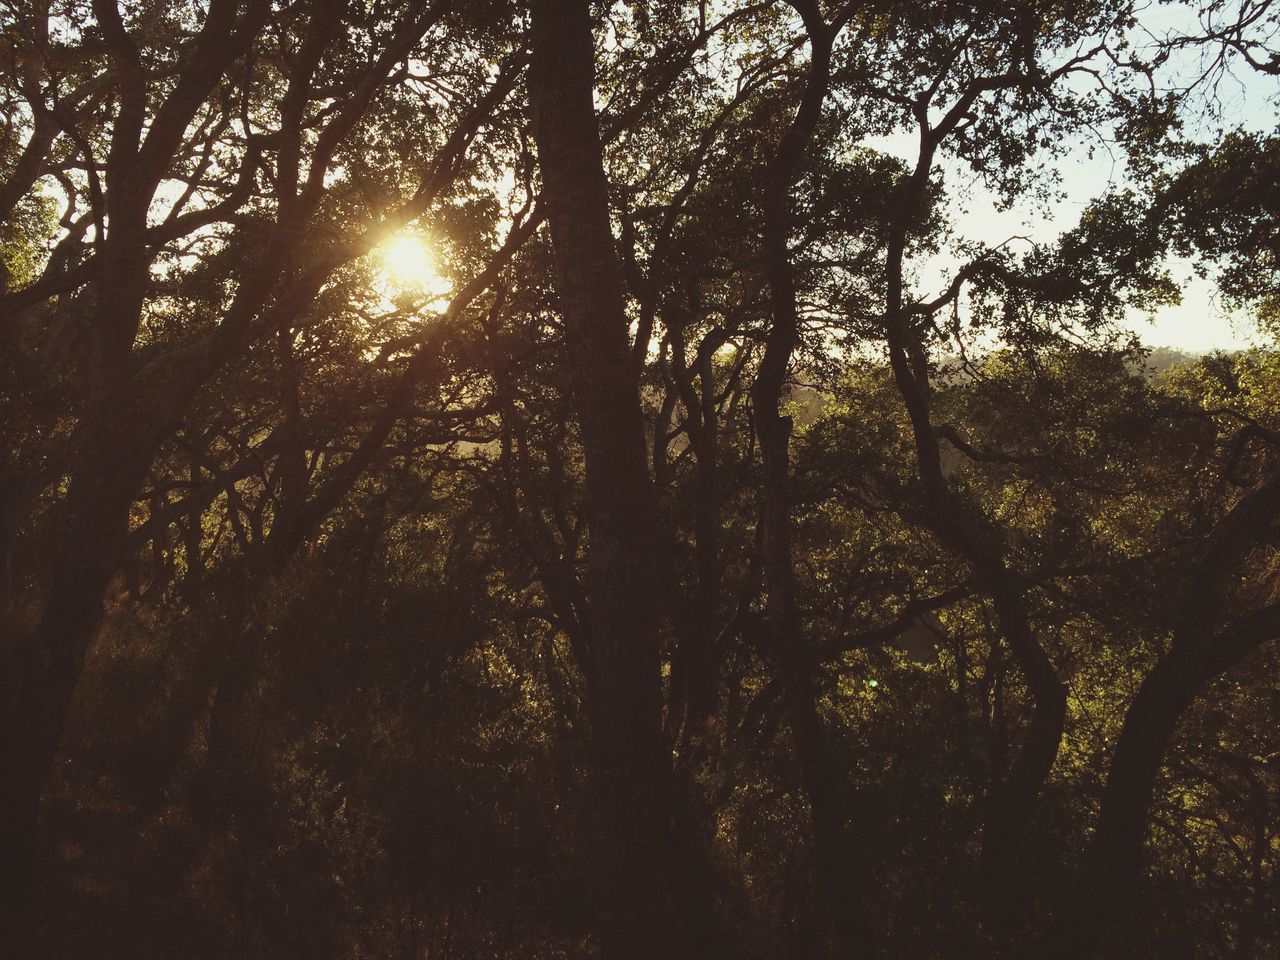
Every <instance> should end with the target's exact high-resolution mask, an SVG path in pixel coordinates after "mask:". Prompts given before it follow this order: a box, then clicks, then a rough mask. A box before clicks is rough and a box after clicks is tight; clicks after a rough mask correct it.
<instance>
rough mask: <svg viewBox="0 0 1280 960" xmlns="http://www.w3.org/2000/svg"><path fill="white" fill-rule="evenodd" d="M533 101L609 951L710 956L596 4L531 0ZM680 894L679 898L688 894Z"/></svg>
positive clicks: (614, 954)
mask: <svg viewBox="0 0 1280 960" xmlns="http://www.w3.org/2000/svg"><path fill="white" fill-rule="evenodd" d="M532 27H533V30H532V33H533V38H532V39H533V43H532V49H533V62H532V66H531V72H530V96H531V100H532V108H533V120H534V134H535V137H536V140H537V145H538V154H539V164H540V166H541V170H542V181H543V196H544V198H545V200H546V203H547V207H548V212H549V216H550V224H551V237H552V241H553V243H554V246H555V255H556V268H557V276H558V279H559V293H560V305H561V310H562V312H563V315H564V321H565V332H566V340H567V351H566V355H565V358H564V359H565V363H566V364H567V365H568V369H569V375H570V382H571V385H572V390H573V394H574V398H573V399H574V407H575V412H576V416H577V420H578V423H579V426H580V429H581V435H582V446H583V452H584V456H585V460H586V480H585V511H586V519H587V526H588V530H589V542H588V550H587V585H586V586H587V605H588V637H589V644H590V663H589V666H588V669H587V671H586V679H587V690H586V696H587V707H588V712H589V715H590V720H591V728H592V750H593V764H594V770H595V774H596V776H597V780H598V786H599V789H600V792H601V798H602V800H603V802H604V809H603V811H602V820H603V821H604V829H605V836H606V842H607V844H608V850H607V851H606V857H605V862H604V863H602V864H601V867H602V874H603V879H604V888H603V890H602V897H603V904H602V910H603V915H602V917H601V921H600V928H599V933H600V945H601V949H602V952H603V955H604V956H605V957H607V958H610V960H612V958H636V960H640V958H653V957H680V956H689V957H692V956H703V955H705V951H706V949H707V947H708V946H709V945H707V944H695V943H694V941H695V940H696V939H697V938H696V937H694V936H692V933H691V931H690V929H689V927H690V926H692V924H689V923H685V922H682V921H681V916H680V911H679V910H678V909H677V908H676V905H675V898H677V897H681V896H682V891H681V890H680V887H681V884H682V881H681V878H680V876H679V871H677V870H675V869H674V867H675V864H674V856H675V850H674V849H673V839H674V833H673V829H672V814H673V812H674V811H673V807H674V804H673V795H674V791H673V789H672V778H671V760H670V752H669V750H668V749H667V747H666V745H665V741H664V738H663V735H662V728H661V690H660V672H659V668H660V662H659V635H658V626H659V618H658V616H657V613H658V611H657V610H656V608H655V607H656V601H657V600H658V598H659V597H660V595H661V591H660V589H659V585H660V581H659V574H658V569H657V560H658V552H657V550H658V545H659V541H658V538H657V536H656V531H657V523H658V509H657V500H656V496H655V493H654V490H653V488H652V485H651V483H650V481H649V472H648V454H647V445H646V440H645V432H644V423H643V417H642V412H641V406H640V396H639V383H638V376H637V372H636V370H635V367H634V366H633V365H632V364H631V363H630V343H629V339H628V335H627V319H626V315H625V311H624V304H623V293H622V291H623V287H622V277H621V270H620V266H619V263H618V259H617V252H616V250H615V248H614V239H613V234H612V231H611V228H610V223H609V207H608V196H607V183H606V180H605V174H604V161H603V153H602V149H601V144H600V137H599V130H598V126H597V121H596V116H595V111H594V108H593V106H592V92H593V87H594V54H593V48H592V32H591V22H590V17H589V11H588V4H587V2H586V0H539V2H536V3H534V4H533V18H532ZM683 902H684V901H682V903H683Z"/></svg>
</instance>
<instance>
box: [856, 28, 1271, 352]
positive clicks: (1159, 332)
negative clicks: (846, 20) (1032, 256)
mask: <svg viewBox="0 0 1280 960" xmlns="http://www.w3.org/2000/svg"><path fill="white" fill-rule="evenodd" d="M1196 26H1197V22H1196V14H1195V11H1194V9H1193V8H1192V7H1191V6H1189V5H1180V4H1179V5H1159V6H1156V5H1152V6H1151V7H1149V8H1148V9H1147V10H1146V11H1144V12H1143V14H1142V16H1141V18H1140V25H1139V28H1138V30H1137V31H1135V35H1134V37H1133V38H1132V41H1133V42H1134V44H1135V45H1139V44H1143V43H1150V42H1151V38H1153V37H1165V36H1169V35H1177V34H1188V33H1194V32H1195V28H1196ZM1204 67H1205V64H1204V62H1203V60H1202V54H1201V53H1195V52H1187V53H1184V54H1182V55H1180V56H1177V57H1174V58H1172V59H1171V60H1170V63H1169V64H1168V65H1167V66H1166V67H1165V70H1164V72H1163V74H1162V76H1161V80H1162V82H1164V83H1167V84H1171V85H1182V84H1185V83H1187V82H1188V81H1189V80H1191V79H1194V78H1195V77H1197V76H1199V75H1200V73H1201V72H1202V71H1203V70H1204ZM1278 95H1280V88H1278V87H1277V85H1276V82H1275V79H1274V78H1268V77H1265V76H1264V75H1263V74H1261V73H1259V72H1257V71H1254V70H1251V69H1250V68H1248V67H1247V66H1243V67H1242V68H1240V69H1237V70H1235V71H1234V72H1232V73H1229V74H1228V75H1226V76H1225V77H1223V78H1222V80H1221V82H1220V83H1218V84H1217V86H1216V87H1215V90H1214V96H1215V99H1214V106H1215V108H1216V110H1215V113H1216V116H1214V117H1213V118H1212V119H1203V118H1201V119H1197V120H1193V122H1192V123H1191V124H1190V125H1189V126H1188V131H1187V132H1188V134H1189V135H1192V136H1196V137H1203V138H1206V139H1208V138H1211V137H1212V136H1213V135H1214V133H1215V132H1216V131H1219V130H1223V129H1232V128H1236V127H1239V128H1243V129H1246V130H1255V131H1266V130H1274V129H1275V127H1276V120H1277V114H1276V109H1277V99H1278ZM1199 96H1201V94H1193V95H1192V97H1193V99H1189V100H1188V101H1187V110H1188V114H1189V117H1196V116H1197V113H1196V110H1197V107H1199V106H1200V105H1201V104H1200V102H1199V101H1198V100H1196V99H1194V98H1196V97H1199ZM867 145H868V146H871V147H874V148H875V149H878V150H881V151H884V152H885V153H889V154H892V155H894V156H897V157H900V158H902V159H903V160H904V161H907V162H908V163H911V162H914V159H915V157H916V153H917V150H918V141H917V139H916V135H915V134H914V132H911V133H908V132H903V133H899V134H894V135H892V136H887V137H881V138H878V139H876V140H875V141H873V142H870V143H868V144H867ZM1065 147H1066V149H1065V152H1064V153H1063V154H1062V155H1061V156H1060V157H1059V158H1058V159H1057V160H1056V162H1055V163H1054V165H1053V169H1054V172H1056V174H1057V177H1058V183H1057V185H1056V188H1055V189H1054V191H1053V192H1052V195H1051V196H1050V197H1049V198H1048V200H1047V201H1046V200H1042V199H1039V198H1028V199H1022V200H1019V201H1016V202H1015V203H1014V204H1013V205H1012V206H1010V207H1008V208H1005V207H1004V206H1003V205H1002V204H1001V203H1000V200H999V198H998V197H997V196H996V195H995V193H994V192H992V191H991V190H989V189H988V188H987V187H986V186H984V185H983V184H982V183H981V182H978V181H977V179H976V178H975V177H974V175H973V174H972V173H971V172H970V171H969V170H967V169H966V168H964V166H963V164H961V163H960V162H958V161H957V160H955V159H954V158H946V157H940V158H939V166H940V167H941V169H942V172H943V175H944V177H945V183H946V187H947V191H948V194H949V195H950V197H951V200H952V204H953V210H952V214H951V222H952V225H953V227H954V230H955V232H956V234H957V236H958V237H960V238H962V239H964V240H966V241H972V242H977V243H981V244H983V245H986V246H989V247H995V246H1000V245H1001V244H1006V243H1007V244H1009V246H1010V248H1011V249H1013V250H1015V251H1017V250H1019V249H1026V248H1027V246H1028V245H1029V244H1031V243H1036V244H1047V243H1052V242H1053V241H1054V240H1055V239H1056V238H1058V237H1059V236H1060V235H1061V234H1062V233H1063V232H1065V231H1067V230H1069V229H1071V228H1072V227H1074V226H1075V225H1076V224H1078V223H1079V220H1080V215H1081V213H1082V212H1083V211H1084V210H1085V208H1086V207H1087V206H1088V205H1089V203H1090V202H1091V201H1093V200H1094V199H1096V198H1098V197H1100V196H1103V195H1105V194H1107V193H1108V192H1111V191H1114V190H1120V189H1123V188H1124V187H1125V186H1127V185H1133V184H1132V181H1131V180H1130V178H1129V171H1128V170H1127V166H1126V160H1125V156H1124V153H1123V150H1122V149H1121V148H1120V147H1119V146H1118V145H1116V144H1114V143H1108V142H1107V141H1106V140H1105V134H1102V135H1094V136H1091V137H1085V136H1081V137H1080V138H1079V139H1078V140H1077V141H1076V142H1073V143H1070V144H1066V145H1065ZM1208 266H1209V276H1208V277H1201V276H1198V275H1197V273H1196V271H1195V269H1194V267H1195V264H1193V263H1190V262H1188V261H1184V260H1181V259H1173V260H1171V261H1170V262H1169V264H1168V269H1169V271H1170V274H1171V276H1172V277H1173V278H1174V279H1175V281H1177V282H1178V284H1179V286H1180V287H1181V291H1182V300H1181V302H1180V303H1179V304H1177V305H1172V306H1165V307H1159V308H1157V309H1156V310H1155V311H1154V312H1151V313H1148V312H1146V311H1142V310H1137V309H1132V310H1130V311H1129V313H1128V314H1127V316H1126V317H1125V318H1124V319H1123V321H1122V324H1121V325H1122V326H1123V327H1125V328H1127V329H1128V330H1131V331H1132V332H1134V333H1136V334H1137V335H1138V336H1139V337H1140V338H1141V340H1142V341H1143V342H1144V343H1145V344H1147V345H1149V346H1152V347H1172V348H1174V349H1178V350H1183V351H1187V352H1191V353H1202V352H1208V351H1212V350H1236V349H1242V348H1245V347H1248V346H1249V345H1251V344H1253V343H1255V342H1257V331H1256V327H1255V325H1254V323H1253V321H1252V319H1251V317H1250V316H1249V315H1248V314H1247V312H1245V311H1241V310H1231V309H1229V308H1228V307H1227V306H1226V305H1224V303H1223V302H1222V300H1221V298H1220V297H1219V295H1218V290H1217V286H1216V284H1215V282H1214V281H1213V279H1212V274H1213V268H1212V265H1208ZM958 267H959V262H958V261H957V259H956V257H955V256H954V255H952V254H949V253H944V254H940V255H938V256H935V257H933V258H931V259H929V260H926V261H923V262H921V263H918V264H916V279H917V283H918V284H919V287H920V289H921V292H922V293H923V294H924V295H925V296H926V297H928V296H932V295H934V293H936V292H940V291H941V290H942V289H944V288H945V286H946V284H947V282H948V281H949V279H950V277H951V276H953V275H954V273H955V271H956V269H957V268H958Z"/></svg>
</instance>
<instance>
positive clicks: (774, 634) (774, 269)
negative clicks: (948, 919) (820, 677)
mask: <svg viewBox="0 0 1280 960" xmlns="http://www.w3.org/2000/svg"><path fill="white" fill-rule="evenodd" d="M793 6H794V7H795V8H796V10H797V12H799V13H800V15H801V17H802V18H803V20H804V24H805V30H806V33H807V34H808V38H809V47H810V53H809V56H810V61H809V72H808V77H807V80H806V84H805V89H804V93H803V95H802V97H801V100H800V105H799V108H798V109H797V111H796V115H795V117H794V118H793V120H792V123H791V125H790V126H789V127H788V128H787V131H786V133H785V134H784V135H783V138H782V141H781V143H780V144H779V146H778V151H777V153H776V154H775V155H774V157H773V160H772V162H771V163H770V165H769V170H768V173H767V175H766V181H765V185H764V198H763V200H764V202H763V206H764V216H765V223H764V270H765V276H766V279H767V281H768V284H769V293H770V301H771V306H772V313H773V316H772V323H771V324H770V328H769V333H768V337H767V339H766V341H765V352H764V357H763V358H762V360H761V362H760V369H759V372H758V373H757V375H756V380H755V383H754V384H753V385H752V390H751V400H752V409H753V415H754V420H755V426H756V435H757V437H758V439H759V444H760V456H761V460H762V461H763V466H764V477H763V490H762V495H761V509H760V551H761V572H762V574H763V587H764V593H765V605H764V632H765V641H766V644H767V645H768V648H769V649H770V651H771V652H772V653H773V655H774V657H775V658H776V662H777V664H778V667H779V670H780V673H781V679H782V681H783V683H784V684H785V687H786V700H785V702H786V708H787V716H788V721H789V724H790V727H791V735H792V739H793V742H794V745H795V751H796V758H797V760H798V761H799V766H800V774H801V780H802V785H803V788H804V791H805V794H806V796H807V798H808V801H809V807H810V811H811V815H812V825H813V840H814V854H815V860H816V862H817V869H818V875H819V879H820V881H821V886H822V889H823V891H824V893H825V897H826V907H827V911H826V913H827V921H828V924H829V932H830V939H831V946H832V948H833V950H834V953H835V955H836V956H838V957H841V958H843V957H852V956H856V955H858V954H859V953H862V952H864V951H865V950H866V949H867V947H868V946H869V944H870V942H871V941H870V938H869V936H868V931H867V925H866V920H865V900H866V890H865V885H864V883H863V876H864V871H863V869H862V866H861V865H860V864H859V863H858V861H857V858H856V856H855V855H854V854H855V851H854V849H853V844H852V843H851V842H850V829H849V826H848V823H847V819H848V811H847V803H846V798H845V797H844V796H843V793H844V791H843V790H842V789H841V774H840V772H839V771H837V770H836V769H835V768H834V766H833V762H832V759H831V757H830V753H829V750H828V744H827V736H826V731H825V729H824V728H823V725H822V719H821V716H820V714H819V712H818V707H817V702H816V700H817V693H816V689H815V685H814V678H813V669H814V668H813V663H812V659H811V656H810V653H809V651H808V649H807V646H806V644H805V643H804V642H803V637H802V634H801V629H800V618H799V615H798V611H797V608H796V598H795V570H794V560H793V556H792V546H791V527H792V524H791V502H790V501H791V494H790V446H791V426H792V424H791V418H790V417H785V416H783V415H782V414H781V405H782V403H783V401H784V389H785V385H786V379H787V369H788V367H789V366H790V363H791V358H792V356H793V354H794V353H795V350H796V347H797V346H798V345H799V342H800V318H799V313H798V309H797V305H796V286H795V278H794V276H793V275H792V270H791V257H790V252H789V249H788V243H789V239H790V227H791V197H790V195H791V187H792V185H793V184H794V183H795V180H796V178H797V176H798V173H799V169H800V162H801V160H802V159H803V156H804V152H805V150H806V149H807V148H808V145H809V143H810V142H811V141H812V139H813V135H814V131H815V130H816V129H817V125H818V120H819V118H820V116H821V113H822V104H823V102H824V100H825V99H826V94H827V87H828V83H829V71H830V62H831V48H832V42H833V39H834V31H833V30H832V29H831V28H829V27H828V26H827V25H826V23H825V22H824V21H823V19H822V16H821V13H820V11H819V10H818V7H817V5H816V4H813V3H794V4H793Z"/></svg>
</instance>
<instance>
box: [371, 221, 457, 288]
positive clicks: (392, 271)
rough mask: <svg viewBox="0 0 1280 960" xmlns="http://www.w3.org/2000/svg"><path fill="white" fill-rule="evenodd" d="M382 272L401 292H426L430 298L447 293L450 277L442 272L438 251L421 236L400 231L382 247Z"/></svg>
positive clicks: (391, 285)
mask: <svg viewBox="0 0 1280 960" xmlns="http://www.w3.org/2000/svg"><path fill="white" fill-rule="evenodd" d="M382 275H383V279H384V280H385V281H386V283H387V285H388V286H389V287H391V288H392V289H393V290H395V291H396V292H398V293H411V294H419V295H425V296H427V297H429V298H431V299H437V298H440V297H444V296H447V295H448V293H449V289H450V285H449V281H448V280H446V279H445V278H444V277H442V276H441V275H440V272H439V270H438V269H437V267H436V258H435V254H434V253H433V252H432V250H431V247H430V246H429V245H428V244H427V242H426V241H425V240H423V239H422V238H421V237H417V236H413V235H412V234H400V235H398V236H396V237H393V238H392V239H390V240H388V241H387V242H386V243H385V244H383V247H382Z"/></svg>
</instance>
